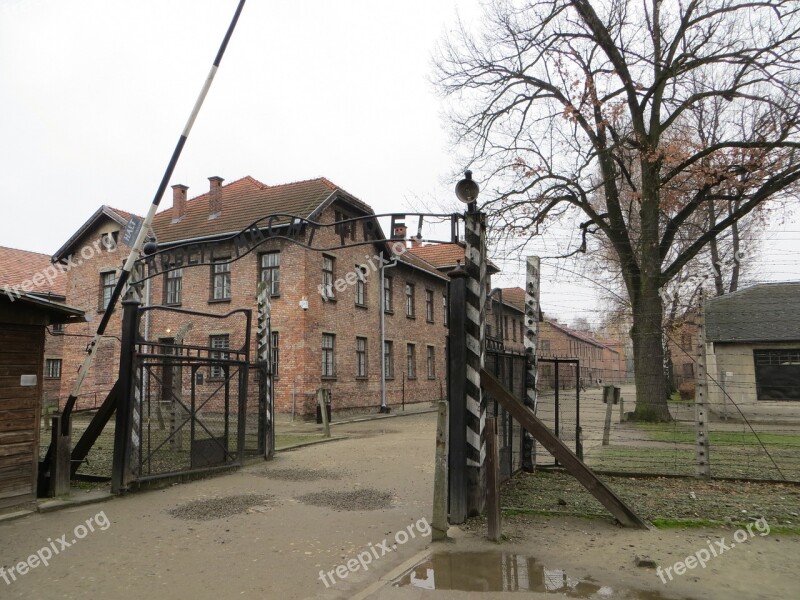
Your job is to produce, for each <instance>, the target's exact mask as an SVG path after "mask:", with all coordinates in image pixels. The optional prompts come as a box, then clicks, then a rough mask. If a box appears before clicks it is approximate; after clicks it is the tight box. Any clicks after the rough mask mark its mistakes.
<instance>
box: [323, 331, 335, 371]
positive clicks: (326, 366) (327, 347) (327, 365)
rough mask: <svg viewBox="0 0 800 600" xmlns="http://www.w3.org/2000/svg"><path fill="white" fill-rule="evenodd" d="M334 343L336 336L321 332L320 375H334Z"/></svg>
mask: <svg viewBox="0 0 800 600" xmlns="http://www.w3.org/2000/svg"><path fill="white" fill-rule="evenodd" d="M335 344H336V336H335V335H333V334H332V333H323V334H322V376H323V377H335V376H336V363H335V362H334V356H333V353H334V346H335Z"/></svg>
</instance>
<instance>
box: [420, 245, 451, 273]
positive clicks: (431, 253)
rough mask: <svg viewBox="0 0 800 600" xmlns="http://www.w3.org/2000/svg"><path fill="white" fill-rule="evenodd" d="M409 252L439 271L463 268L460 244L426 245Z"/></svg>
mask: <svg viewBox="0 0 800 600" xmlns="http://www.w3.org/2000/svg"><path fill="white" fill-rule="evenodd" d="M410 251H411V253H412V254H414V255H416V256H419V257H420V258H422V259H423V260H426V261H428V262H429V263H430V264H432V265H433V266H434V267H437V268H439V269H443V268H448V267H455V266H456V265H461V266H462V267H463V266H464V247H463V246H462V245H460V244H428V245H427V246H417V247H416V248H411V249H410Z"/></svg>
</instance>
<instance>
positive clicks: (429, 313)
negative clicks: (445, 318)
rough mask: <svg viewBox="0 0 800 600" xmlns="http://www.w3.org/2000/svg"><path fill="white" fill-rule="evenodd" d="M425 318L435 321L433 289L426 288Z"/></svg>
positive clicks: (430, 321) (431, 321)
mask: <svg viewBox="0 0 800 600" xmlns="http://www.w3.org/2000/svg"><path fill="white" fill-rule="evenodd" d="M425 320H426V321H428V323H433V291H432V290H425Z"/></svg>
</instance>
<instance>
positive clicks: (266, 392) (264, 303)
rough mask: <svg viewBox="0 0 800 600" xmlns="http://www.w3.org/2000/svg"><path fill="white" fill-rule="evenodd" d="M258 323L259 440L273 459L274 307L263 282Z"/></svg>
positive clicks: (265, 455)
mask: <svg viewBox="0 0 800 600" xmlns="http://www.w3.org/2000/svg"><path fill="white" fill-rule="evenodd" d="M256 303H257V306H258V322H257V326H256V357H257V358H256V360H257V361H258V363H259V365H260V366H261V377H260V379H259V381H258V411H259V429H260V431H259V440H261V441H260V443H259V444H260V445H262V444H263V449H264V458H271V457H272V454H273V452H274V450H275V434H274V430H273V417H274V412H273V411H274V406H273V402H272V376H273V373H272V361H271V355H272V348H271V347H270V346H271V343H272V340H271V337H272V336H271V328H270V324H271V317H272V306H271V304H270V301H269V293H268V289H267V285H266V284H265V283H264V282H261V283H260V284H259V286H258V294H257V297H256Z"/></svg>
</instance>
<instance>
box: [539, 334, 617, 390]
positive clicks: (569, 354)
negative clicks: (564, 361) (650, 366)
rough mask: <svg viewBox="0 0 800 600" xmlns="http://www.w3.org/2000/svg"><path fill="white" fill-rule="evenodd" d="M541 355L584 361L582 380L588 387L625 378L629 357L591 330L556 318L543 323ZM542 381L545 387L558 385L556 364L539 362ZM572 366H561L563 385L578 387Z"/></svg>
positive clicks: (540, 379)
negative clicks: (568, 324) (585, 331)
mask: <svg viewBox="0 0 800 600" xmlns="http://www.w3.org/2000/svg"><path fill="white" fill-rule="evenodd" d="M539 356H540V357H542V358H572V359H574V358H577V359H579V360H580V380H581V381H582V383H583V385H584V386H587V387H588V386H592V385H600V384H601V383H602V384H606V385H607V384H619V383H622V382H623V381H624V380H625V357H624V356H623V355H621V354H620V352H619V350H617V349H615V348H612V347H610V346H608V345H606V344H604V343H602V342H601V341H599V340H597V339H595V338H594V337H592V336H591V335H589V334H588V333H584V332H581V331H575V330H574V329H570V328H569V327H566V326H564V325H562V324H560V323H558V322H556V321H554V320H549V319H543V320H542V321H541V322H540V323H539ZM539 382H540V385H541V386H543V388H551V389H552V388H553V386H554V385H555V369H554V366H553V365H552V364H547V363H540V364H539ZM575 383H576V382H575V370H574V367H572V366H565V367H561V368H560V369H559V384H560V385H561V387H562V388H564V387H566V388H570V387H575Z"/></svg>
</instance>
